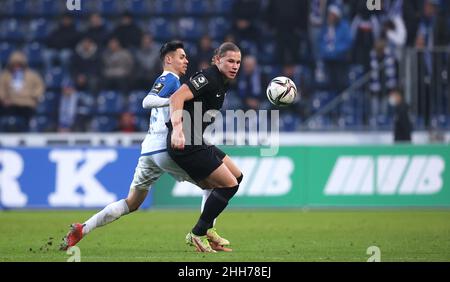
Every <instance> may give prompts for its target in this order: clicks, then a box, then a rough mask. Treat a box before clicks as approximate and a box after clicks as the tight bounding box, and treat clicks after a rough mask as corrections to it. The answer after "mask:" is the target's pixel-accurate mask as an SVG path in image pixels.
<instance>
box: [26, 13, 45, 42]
mask: <svg viewBox="0 0 450 282" xmlns="http://www.w3.org/2000/svg"><path fill="white" fill-rule="evenodd" d="M28 30H29V32H28V35H27V39H28V41H43V40H45V39H46V38H47V36H48V35H49V33H50V24H49V22H48V21H47V20H45V19H44V18H37V19H34V20H31V21H30V23H29V29H28Z"/></svg>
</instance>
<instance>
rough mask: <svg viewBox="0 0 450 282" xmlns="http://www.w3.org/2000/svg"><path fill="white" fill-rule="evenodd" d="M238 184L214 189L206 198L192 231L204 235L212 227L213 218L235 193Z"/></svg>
mask: <svg viewBox="0 0 450 282" xmlns="http://www.w3.org/2000/svg"><path fill="white" fill-rule="evenodd" d="M238 188H239V185H238V186H236V187H233V188H220V189H214V190H213V191H212V192H211V195H209V197H208V199H207V200H206V203H205V207H204V208H203V212H202V214H201V215H200V218H199V220H198V222H197V224H196V225H195V226H194V228H193V229H192V233H194V234H195V235H197V236H203V235H206V231H207V230H208V229H209V228H211V227H212V224H213V222H214V219H215V218H216V217H218V216H219V214H220V213H221V212H222V211H223V210H224V209H225V208H226V207H227V205H228V201H229V200H230V199H231V198H232V197H233V196H234V194H236V192H237V191H238Z"/></svg>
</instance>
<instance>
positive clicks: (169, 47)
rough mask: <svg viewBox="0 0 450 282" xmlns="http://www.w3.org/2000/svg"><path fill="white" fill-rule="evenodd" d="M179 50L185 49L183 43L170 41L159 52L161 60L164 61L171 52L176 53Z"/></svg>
mask: <svg viewBox="0 0 450 282" xmlns="http://www.w3.org/2000/svg"><path fill="white" fill-rule="evenodd" d="M177 49H184V44H183V42H181V41H170V42H167V43H165V44H164V45H163V46H162V47H161V50H159V58H160V59H161V61H164V57H166V55H167V54H169V53H170V52H175V51H176V50H177Z"/></svg>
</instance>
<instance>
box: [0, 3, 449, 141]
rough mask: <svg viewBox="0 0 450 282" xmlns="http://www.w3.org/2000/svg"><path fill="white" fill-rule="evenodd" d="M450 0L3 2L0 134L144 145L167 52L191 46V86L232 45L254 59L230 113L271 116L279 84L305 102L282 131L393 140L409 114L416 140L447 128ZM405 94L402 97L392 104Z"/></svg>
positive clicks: (286, 112)
mask: <svg viewBox="0 0 450 282" xmlns="http://www.w3.org/2000/svg"><path fill="white" fill-rule="evenodd" d="M449 2H450V1H445V0H382V9H381V10H380V11H369V9H368V8H367V6H366V1H361V0H347V1H346V0H123V1H119V0H89V1H83V0H81V4H82V6H81V8H82V9H81V10H80V11H70V12H69V11H68V10H67V7H66V1H65V0H64V1H62V0H60V1H55V0H0V113H1V114H0V132H116V131H120V132H145V131H146V130H147V129H148V117H149V113H148V112H147V111H145V110H143V109H142V107H141V103H142V99H143V98H144V97H145V96H146V95H147V92H148V91H149V90H150V88H151V86H152V84H153V81H154V79H155V78H156V77H157V76H158V75H159V74H160V72H161V67H160V61H159V48H160V46H161V44H162V43H163V42H165V41H169V40H173V39H179V40H182V41H183V42H185V44H186V52H187V54H188V57H189V61H190V64H189V71H188V72H189V73H188V75H187V76H186V77H184V78H183V79H187V78H188V77H189V75H191V74H193V73H194V72H195V71H197V70H199V69H201V68H204V67H205V66H207V65H209V63H210V61H211V57H212V54H213V51H214V49H215V48H216V47H217V46H218V45H219V44H220V43H221V42H223V41H234V42H236V43H237V44H238V45H239V46H240V47H241V49H242V51H243V60H242V67H241V71H240V74H239V77H238V79H237V81H236V82H235V83H234V84H233V85H232V89H231V90H230V93H229V94H228V95H227V99H226V105H225V110H227V109H243V110H248V109H271V108H272V106H271V105H270V104H269V102H268V100H267V99H266V96H265V95H266V94H265V89H266V85H267V84H268V82H269V81H270V80H271V79H272V78H274V77H276V76H280V75H284V76H288V77H290V78H292V79H293V80H294V81H295V83H296V84H297V86H298V87H299V89H300V92H301V99H299V101H298V102H297V103H295V104H294V105H292V106H290V107H288V108H283V110H282V111H280V115H281V116H280V122H281V124H280V125H281V130H283V131H290V132H293V131H299V130H330V129H332V130H336V129H338V130H386V129H389V128H390V127H391V126H392V124H393V121H394V119H395V114H396V111H395V107H396V106H398V105H399V104H402V103H406V102H407V103H408V104H409V106H410V108H409V111H410V114H411V119H412V122H413V125H414V127H415V128H416V129H429V128H438V129H444V130H445V129H448V128H449V126H450V99H449V98H450V95H449V85H448V82H449V78H448V72H449V68H450V61H449V58H450V51H449V42H450V35H449V30H450V3H449ZM393 93H397V94H399V95H397V96H398V97H399V98H395V97H394V95H393Z"/></svg>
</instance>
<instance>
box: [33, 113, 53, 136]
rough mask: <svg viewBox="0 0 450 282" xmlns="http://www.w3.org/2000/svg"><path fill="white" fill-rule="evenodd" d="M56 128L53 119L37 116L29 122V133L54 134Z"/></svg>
mask: <svg viewBox="0 0 450 282" xmlns="http://www.w3.org/2000/svg"><path fill="white" fill-rule="evenodd" d="M56 128H57V125H56V121H55V118H54V117H50V116H46V115H37V116H35V117H33V118H32V119H31V121H30V131H31V132H54V131H55V130H56Z"/></svg>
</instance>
